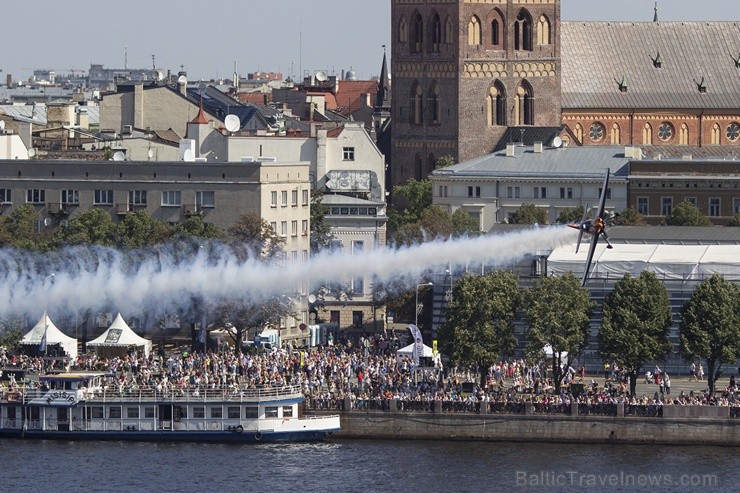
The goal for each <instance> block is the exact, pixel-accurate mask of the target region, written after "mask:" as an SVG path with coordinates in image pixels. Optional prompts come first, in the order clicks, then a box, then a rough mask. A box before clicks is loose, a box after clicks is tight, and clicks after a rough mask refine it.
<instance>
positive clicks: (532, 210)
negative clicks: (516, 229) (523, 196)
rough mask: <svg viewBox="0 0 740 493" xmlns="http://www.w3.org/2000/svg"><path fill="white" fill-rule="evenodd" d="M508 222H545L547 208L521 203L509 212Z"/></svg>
mask: <svg viewBox="0 0 740 493" xmlns="http://www.w3.org/2000/svg"><path fill="white" fill-rule="evenodd" d="M509 223H510V224H547V210H546V209H543V208H541V207H537V206H536V205H534V204H522V206H521V207H520V208H519V209H517V210H516V211H514V212H512V213H511V214H509Z"/></svg>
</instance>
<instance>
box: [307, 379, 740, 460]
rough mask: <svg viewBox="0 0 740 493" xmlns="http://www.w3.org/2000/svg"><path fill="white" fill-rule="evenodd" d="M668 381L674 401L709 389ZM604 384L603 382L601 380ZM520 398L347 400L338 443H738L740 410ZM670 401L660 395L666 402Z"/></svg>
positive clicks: (645, 388)
mask: <svg viewBox="0 0 740 493" xmlns="http://www.w3.org/2000/svg"><path fill="white" fill-rule="evenodd" d="M595 379H597V378H596V377H595ZM587 380H588V378H587ZM597 380H598V379H597ZM671 380H672V385H671V396H673V397H676V396H679V395H684V396H689V395H692V394H697V395H703V394H704V391H705V390H706V380H705V381H703V382H702V381H690V380H689V378H688V377H671ZM727 381H728V379H727V378H724V379H721V380H720V381H719V383H718V384H717V388H718V389H719V392H720V393H721V391H722V389H724V387H725V385H726V384H727ZM600 382H601V383H603V382H604V379H603V377H602V378H601V379H600ZM657 389H658V386H657V385H655V384H654V383H645V382H644V379H643V380H642V381H641V382H640V384H638V387H637V395H638V396H640V395H644V396H648V395H649V396H651V397H654V394H655V392H656V391H657ZM520 397H523V398H522V399H510V400H509V402H497V401H488V402H486V401H483V402H478V403H475V402H468V403H465V402H456V403H451V402H446V401H440V400H435V401H404V400H397V399H389V400H385V401H378V400H377V399H375V400H372V401H371V402H367V403H363V402H357V401H354V402H352V400H351V399H349V398H347V399H345V400H344V401H343V402H336V403H335V404H336V405H335V406H334V410H333V411H332V412H336V410H340V415H341V428H342V430H341V432H338V433H336V434H334V435H333V438H334V439H357V438H363V439H367V438H375V439H409V440H425V439H427V440H468V441H505V442H556V443H614V444H617V443H620V444H660V445H720V446H738V445H740V412H738V411H739V410H740V408H738V407H737V406H736V405H734V406H727V405H723V406H720V405H691V404H680V405H677V404H668V403H666V404H661V405H655V404H640V403H638V404H630V403H629V402H619V403H587V402H576V401H572V402H568V403H567V404H555V405H553V404H543V403H542V402H539V403H538V402H531V401H527V400H526V399H527V397H526V396H520ZM668 398H669V396H667V395H664V396H663V400H665V401H668ZM566 400H567V399H566ZM313 412H317V413H322V412H325V411H321V410H317V411H313Z"/></svg>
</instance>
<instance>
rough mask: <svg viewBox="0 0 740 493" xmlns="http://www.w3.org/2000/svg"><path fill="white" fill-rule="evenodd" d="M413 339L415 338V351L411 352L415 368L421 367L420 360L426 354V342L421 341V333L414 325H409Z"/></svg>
mask: <svg viewBox="0 0 740 493" xmlns="http://www.w3.org/2000/svg"><path fill="white" fill-rule="evenodd" d="M409 330H410V331H411V337H413V338H414V350H413V351H412V352H411V358H412V359H413V360H414V366H419V358H420V357H421V355H422V354H424V342H423V341H422V340H421V331H420V330H419V327H417V326H416V325H414V324H409Z"/></svg>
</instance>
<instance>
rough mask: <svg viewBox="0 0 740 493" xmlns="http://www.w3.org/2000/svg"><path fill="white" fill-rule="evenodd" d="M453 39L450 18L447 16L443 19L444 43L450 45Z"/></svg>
mask: <svg viewBox="0 0 740 493" xmlns="http://www.w3.org/2000/svg"><path fill="white" fill-rule="evenodd" d="M452 39H453V31H452V18H451V17H450V16H447V18H446V19H445V44H448V45H451V44H452Z"/></svg>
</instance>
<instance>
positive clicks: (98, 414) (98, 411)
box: [90, 406, 103, 419]
mask: <svg viewBox="0 0 740 493" xmlns="http://www.w3.org/2000/svg"><path fill="white" fill-rule="evenodd" d="M90 417H91V418H92V419H103V406H93V407H91V408H90Z"/></svg>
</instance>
